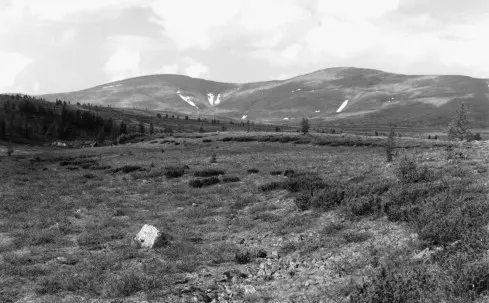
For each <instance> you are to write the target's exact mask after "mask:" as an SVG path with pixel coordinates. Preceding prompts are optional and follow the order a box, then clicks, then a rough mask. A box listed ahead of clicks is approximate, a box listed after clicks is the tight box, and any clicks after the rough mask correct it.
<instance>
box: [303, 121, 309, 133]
mask: <svg viewBox="0 0 489 303" xmlns="http://www.w3.org/2000/svg"><path fill="white" fill-rule="evenodd" d="M301 132H302V134H303V135H305V134H307V133H309V120H308V119H307V118H302V121H301Z"/></svg>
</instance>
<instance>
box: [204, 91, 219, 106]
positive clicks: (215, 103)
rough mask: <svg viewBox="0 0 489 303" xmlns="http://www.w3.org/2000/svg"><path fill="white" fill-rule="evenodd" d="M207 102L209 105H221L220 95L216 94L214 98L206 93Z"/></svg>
mask: <svg viewBox="0 0 489 303" xmlns="http://www.w3.org/2000/svg"><path fill="white" fill-rule="evenodd" d="M214 97H215V98H214ZM207 100H209V103H210V104H211V105H218V104H219V103H221V94H217V96H215V95H214V94H213V93H208V94H207Z"/></svg>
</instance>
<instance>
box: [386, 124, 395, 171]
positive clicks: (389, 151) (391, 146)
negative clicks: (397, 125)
mask: <svg viewBox="0 0 489 303" xmlns="http://www.w3.org/2000/svg"><path fill="white" fill-rule="evenodd" d="M395 136H396V132H395V131H394V127H393V126H392V127H391V130H390V132H389V135H388V136H387V142H386V143H385V155H386V159H387V162H388V163H389V162H392V157H393V156H394V150H395V148H396V142H395V141H394V138H395Z"/></svg>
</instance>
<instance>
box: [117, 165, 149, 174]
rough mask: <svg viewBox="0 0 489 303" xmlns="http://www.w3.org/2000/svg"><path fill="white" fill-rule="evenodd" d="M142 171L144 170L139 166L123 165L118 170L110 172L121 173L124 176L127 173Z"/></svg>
mask: <svg viewBox="0 0 489 303" xmlns="http://www.w3.org/2000/svg"><path fill="white" fill-rule="evenodd" d="M144 170H146V169H145V168H143V167H141V166H139V165H124V166H122V167H119V168H116V169H114V170H112V172H114V173H118V172H123V173H125V174H128V173H131V172H133V171H144Z"/></svg>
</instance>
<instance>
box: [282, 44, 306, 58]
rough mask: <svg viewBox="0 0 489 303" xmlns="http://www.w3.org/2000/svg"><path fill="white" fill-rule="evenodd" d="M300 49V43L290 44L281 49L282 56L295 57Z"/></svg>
mask: <svg viewBox="0 0 489 303" xmlns="http://www.w3.org/2000/svg"><path fill="white" fill-rule="evenodd" d="M301 50H302V46H301V45H299V44H297V43H294V44H291V45H289V46H288V47H287V48H286V49H284V50H283V51H282V57H284V58H285V59H289V60H291V59H295V58H296V57H297V56H298V55H299V53H300V51H301Z"/></svg>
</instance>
